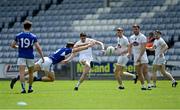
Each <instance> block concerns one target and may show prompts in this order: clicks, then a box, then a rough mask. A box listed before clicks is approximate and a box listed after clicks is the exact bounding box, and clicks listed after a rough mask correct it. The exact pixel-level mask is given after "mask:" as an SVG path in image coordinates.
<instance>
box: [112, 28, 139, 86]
mask: <svg viewBox="0 0 180 110" xmlns="http://www.w3.org/2000/svg"><path fill="white" fill-rule="evenodd" d="M123 34H124V30H123V29H122V28H117V30H116V35H117V46H116V50H115V54H117V55H118V56H119V57H118V59H117V63H116V68H115V72H114V74H115V78H116V80H117V81H118V84H119V89H124V85H123V83H122V75H127V76H130V77H133V79H134V81H135V83H136V82H137V76H136V75H135V74H131V73H129V72H123V68H124V67H125V66H126V64H127V62H128V60H129V58H128V57H127V53H128V46H129V41H128V39H127V37H125V36H124V35H123Z"/></svg>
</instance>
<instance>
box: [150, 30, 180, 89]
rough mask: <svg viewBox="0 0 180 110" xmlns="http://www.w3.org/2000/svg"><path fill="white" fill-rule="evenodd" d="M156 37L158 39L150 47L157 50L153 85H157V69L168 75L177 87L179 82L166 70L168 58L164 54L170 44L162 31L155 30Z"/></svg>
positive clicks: (173, 85)
mask: <svg viewBox="0 0 180 110" xmlns="http://www.w3.org/2000/svg"><path fill="white" fill-rule="evenodd" d="M155 38H156V40H155V41H154V43H153V47H152V48H148V49H150V50H155V59H154V62H153V76H152V79H153V87H156V80H157V77H156V73H157V71H160V72H161V74H163V76H166V77H168V78H169V79H170V80H171V81H172V87H176V85H177V84H178V83H177V82H176V81H175V79H174V78H173V77H172V75H171V74H170V73H169V72H167V71H166V70H165V63H166V59H165V56H164V53H165V51H166V50H167V49H168V46H167V44H166V42H165V41H164V40H163V39H162V37H161V32H160V31H159V30H156V31H155Z"/></svg>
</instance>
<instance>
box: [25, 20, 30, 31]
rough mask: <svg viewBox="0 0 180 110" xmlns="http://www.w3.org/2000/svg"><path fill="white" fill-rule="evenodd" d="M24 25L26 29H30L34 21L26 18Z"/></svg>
mask: <svg viewBox="0 0 180 110" xmlns="http://www.w3.org/2000/svg"><path fill="white" fill-rule="evenodd" d="M23 25H24V29H25V30H29V29H31V26H32V22H31V21H29V20H25V21H24V23H23Z"/></svg>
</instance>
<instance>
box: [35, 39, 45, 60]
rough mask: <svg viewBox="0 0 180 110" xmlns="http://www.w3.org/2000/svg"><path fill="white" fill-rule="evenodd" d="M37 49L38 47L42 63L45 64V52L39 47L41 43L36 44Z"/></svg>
mask: <svg viewBox="0 0 180 110" xmlns="http://www.w3.org/2000/svg"><path fill="white" fill-rule="evenodd" d="M35 47H36V49H37V51H38V53H39V55H40V56H41V58H42V61H43V63H44V55H43V52H42V49H41V46H40V45H39V43H38V42H36V43H35Z"/></svg>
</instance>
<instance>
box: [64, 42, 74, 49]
mask: <svg viewBox="0 0 180 110" xmlns="http://www.w3.org/2000/svg"><path fill="white" fill-rule="evenodd" d="M74 44H75V43H74V42H68V43H67V44H66V47H67V48H71V47H74Z"/></svg>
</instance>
